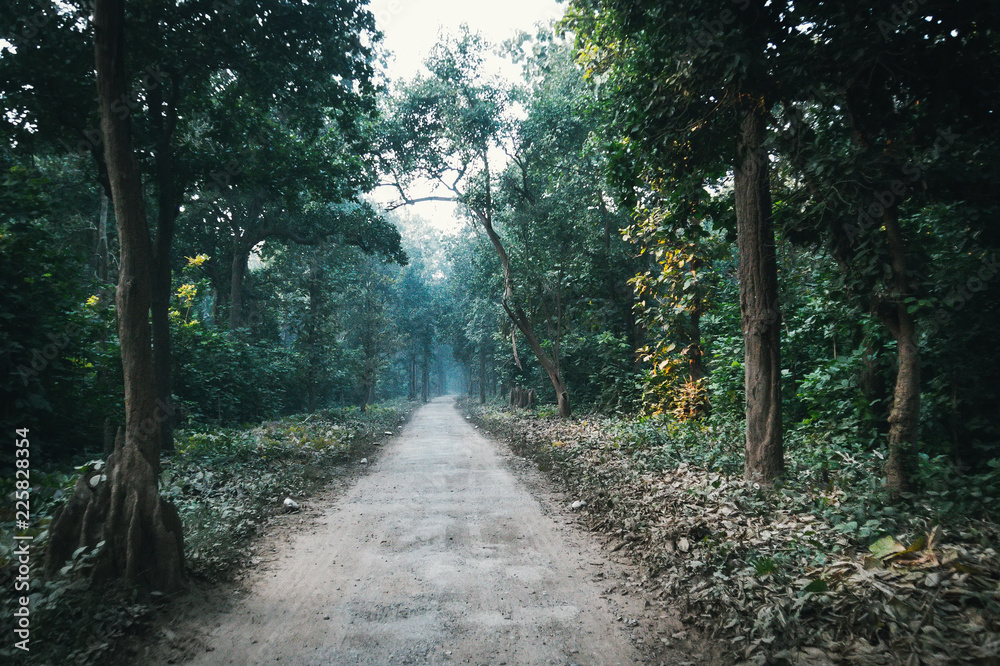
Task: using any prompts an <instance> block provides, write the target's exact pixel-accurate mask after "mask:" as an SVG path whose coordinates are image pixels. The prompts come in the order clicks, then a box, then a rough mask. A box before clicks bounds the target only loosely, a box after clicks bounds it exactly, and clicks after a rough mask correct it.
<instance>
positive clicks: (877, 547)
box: [868, 536, 906, 560]
mask: <svg viewBox="0 0 1000 666" xmlns="http://www.w3.org/2000/svg"><path fill="white" fill-rule="evenodd" d="M868 550H870V551H871V552H872V555H874V556H875V557H877V558H879V559H880V560H884V559H885V558H887V557H891V556H893V555H896V554H897V553H904V552H906V546H904V545H903V544H901V543H899V542H898V541H896V539H895V538H893V537H892V536H884V537H882V538H881V539H879V540H878V541H876V542H875V543H873V544H872V545H870V546H868Z"/></svg>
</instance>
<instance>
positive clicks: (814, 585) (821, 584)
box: [802, 578, 830, 594]
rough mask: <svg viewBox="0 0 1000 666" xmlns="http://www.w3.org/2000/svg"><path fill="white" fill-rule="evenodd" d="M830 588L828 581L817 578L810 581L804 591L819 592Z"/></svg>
mask: <svg viewBox="0 0 1000 666" xmlns="http://www.w3.org/2000/svg"><path fill="white" fill-rule="evenodd" d="M828 589H830V588H829V586H828V585H827V584H826V581H825V580H823V579H822V578H817V579H816V580H814V581H812V582H811V583H809V584H808V585H806V586H805V587H804V588H802V591H803V592H813V593H816V594H819V593H821V592H826V591H827V590H828Z"/></svg>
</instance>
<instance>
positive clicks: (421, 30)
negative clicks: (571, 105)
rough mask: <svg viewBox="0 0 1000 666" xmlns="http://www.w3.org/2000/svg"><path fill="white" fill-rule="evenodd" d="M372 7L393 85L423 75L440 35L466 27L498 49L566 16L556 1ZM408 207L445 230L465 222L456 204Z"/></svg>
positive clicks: (434, 0) (414, 1)
mask: <svg viewBox="0 0 1000 666" xmlns="http://www.w3.org/2000/svg"><path fill="white" fill-rule="evenodd" d="M369 7H370V9H371V11H372V13H374V14H375V20H376V22H377V24H378V27H379V29H380V30H381V31H382V32H383V34H384V35H385V38H384V41H383V45H384V47H385V48H386V49H387V50H389V51H391V52H392V54H393V55H392V56H390V61H389V68H388V76H389V78H390V80H392V81H405V80H407V79H411V78H413V76H414V75H415V74H416V73H417V72H418V71H420V69H421V68H422V66H423V61H424V59H425V58H426V57H427V54H428V53H429V52H430V50H431V47H433V46H434V44H436V43H437V41H438V34H439V33H440V32H441V31H444V32H445V33H456V32H458V30H459V27H460V26H461V25H462V24H463V23H465V24H467V25H468V26H469V28H470V29H471V30H472V31H473V32H479V33H481V34H482V35H483V37H485V38H486V40H487V41H488V42H490V43H492V44H494V45H499V44H502V43H503V41H504V40H506V39H508V38H510V37H512V36H513V35H514V34H516V33H518V32H521V31H526V32H532V31H533V29H534V26H535V24H536V23H547V22H548V21H550V20H554V19H559V18H561V17H562V15H563V12H564V11H565V6H564V5H561V4H560V3H559V2H557V1H556V0H504V1H503V2H496V1H494V0H489V1H482V0H480V1H477V0H371V3H370V5H369ZM496 66H497V67H498V69H497V72H496V73H499V74H502V75H504V76H507V77H516V76H518V74H519V71H520V70H519V69H517V68H514V67H513V66H510V67H509V68H501V67H500V66H499V65H496ZM382 189H387V188H382ZM375 198H376V200H378V201H380V202H387V201H389V200H390V199H391V193H390V192H388V191H383V192H376V194H375ZM409 208H410V212H411V213H412V214H414V215H419V216H421V217H424V218H426V219H427V220H428V221H429V222H431V223H432V224H433V225H434V226H436V227H438V228H440V229H442V230H447V231H450V230H453V229H455V227H456V226H457V225H458V224H460V223H459V222H458V221H457V219H456V216H455V207H454V206H453V205H451V204H440V203H421V204H415V205H413V206H410V207H409Z"/></svg>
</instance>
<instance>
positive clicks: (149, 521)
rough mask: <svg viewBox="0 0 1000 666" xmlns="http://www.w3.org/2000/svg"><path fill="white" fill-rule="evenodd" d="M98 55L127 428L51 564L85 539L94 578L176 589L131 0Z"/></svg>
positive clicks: (97, 36) (178, 543) (112, 7)
mask: <svg viewBox="0 0 1000 666" xmlns="http://www.w3.org/2000/svg"><path fill="white" fill-rule="evenodd" d="M94 55H95V67H96V71H97V92H98V103H99V105H100V109H101V131H102V135H103V139H104V146H105V150H104V154H105V160H106V162H107V169H108V180H109V182H110V184H111V192H112V201H113V202H114V206H115V220H116V223H117V227H118V237H119V241H120V243H121V265H120V278H119V282H118V290H117V294H116V303H117V311H118V337H119V340H120V343H121V354H122V367H123V370H124V375H125V428H124V431H119V435H118V437H117V439H116V441H115V447H114V451H113V453H112V454H111V455H110V456H109V457H108V461H107V471H106V472H104V473H103V474H102V473H101V470H92V472H91V473H88V474H85V475H83V476H81V477H80V480H79V481H78V482H77V485H76V489H75V490H74V495H73V498H72V499H71V500H70V502H69V504H67V506H66V507H64V508H63V509H62V510H61V512H60V513H59V515H58V516H57V517H56V519H55V520H54V521H53V524H52V527H51V533H52V536H51V542H50V546H49V551H48V563H47V568H48V569H49V571H53V570H54V569H56V568H58V567H59V566H61V565H62V563H63V561H65V559H66V558H67V557H68V556H69V555H70V554H71V552H72V551H73V550H75V549H76V548H77V547H78V546H79V545H81V544H82V545H84V546H88V547H92V548H99V549H100V555H99V559H98V562H97V565H96V566H95V569H94V577H95V579H98V580H100V579H105V578H117V577H120V578H123V579H124V580H126V581H128V582H130V583H141V584H144V585H146V586H149V587H154V588H157V589H161V590H173V589H176V588H177V587H179V586H180V585H181V582H182V579H183V575H184V546H183V535H182V529H181V523H180V518H179V516H178V514H177V510H176V509H175V508H174V507H173V505H172V504H170V503H169V502H167V501H165V500H164V499H162V498H161V497H160V496H159V472H160V439H159V437H158V431H159V428H160V423H161V422H162V421H163V416H162V414H160V415H158V411H157V406H156V383H155V376H154V370H153V354H152V346H151V333H150V325H149V307H150V299H151V296H150V292H151V274H150V267H151V265H152V262H151V258H152V248H151V244H150V238H149V227H148V224H147V222H146V214H145V206H144V203H143V198H142V180H141V177H140V174H139V164H138V160H137V159H136V156H135V152H134V150H133V148H132V139H131V132H130V122H129V119H128V117H127V116H126V117H125V118H122V117H121V116H120V115H118V114H117V113H116V112H115V108H114V104H115V102H116V101H117V100H120V99H123V96H124V95H126V94H127V79H126V76H125V3H124V0H97V3H96V4H95V7H94ZM95 479H96V483H95V482H94V481H95ZM105 479H106V480H105Z"/></svg>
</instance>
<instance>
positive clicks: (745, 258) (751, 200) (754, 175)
mask: <svg viewBox="0 0 1000 666" xmlns="http://www.w3.org/2000/svg"><path fill="white" fill-rule="evenodd" d="M766 113H767V112H766V110H765V108H764V103H763V100H762V99H761V98H759V97H755V98H751V99H750V100H749V102H748V104H747V106H746V108H745V109H744V110H743V117H742V119H741V122H740V142H739V155H738V163H737V166H736V192H735V194H736V234H737V245H738V249H739V282H740V324H741V328H742V329H743V349H744V385H745V388H746V419H747V423H746V442H745V446H746V459H745V463H744V476H745V477H746V478H747V479H750V480H753V481H758V482H760V483H770V482H772V481H773V480H774V479H775V478H777V477H778V476H780V475H781V474H782V472H783V471H784V449H783V442H782V431H781V312H780V310H779V308H778V268H777V257H776V252H775V242H774V228H773V226H772V221H771V192H770V179H769V174H768V168H769V163H770V162H769V160H768V155H767V152H766V151H765V150H764V146H763V144H764V137H765V131H766Z"/></svg>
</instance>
